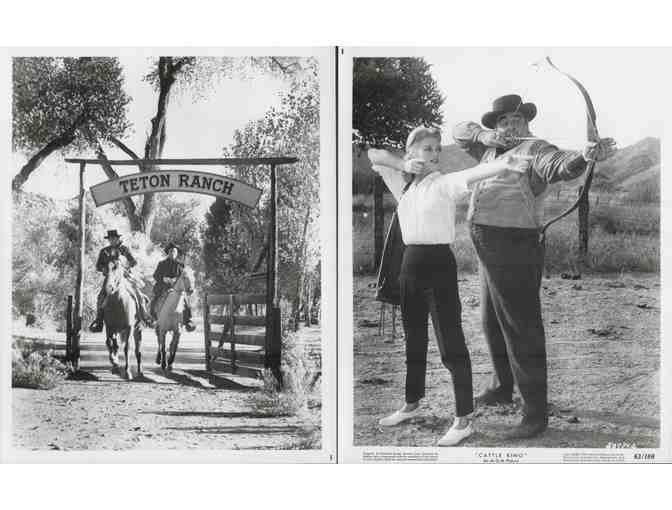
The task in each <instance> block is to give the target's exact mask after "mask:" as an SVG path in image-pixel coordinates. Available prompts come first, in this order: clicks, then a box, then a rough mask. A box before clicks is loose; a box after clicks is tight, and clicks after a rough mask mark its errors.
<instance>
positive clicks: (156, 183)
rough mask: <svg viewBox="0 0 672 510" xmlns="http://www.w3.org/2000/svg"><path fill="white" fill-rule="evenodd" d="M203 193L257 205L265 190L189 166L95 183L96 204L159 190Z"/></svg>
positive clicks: (247, 204)
mask: <svg viewBox="0 0 672 510" xmlns="http://www.w3.org/2000/svg"><path fill="white" fill-rule="evenodd" d="M167 191H172V192H178V193H200V194H204V195H212V196H214V197H217V198H224V199H226V200H231V201H233V202H237V203H239V204H242V205H245V206H247V207H256V205H257V203H258V202H259V198H260V197H261V190H260V189H258V188H255V187H254V186H250V185H249V184H246V183H244V182H242V181H238V180H236V179H231V178H230V177H225V176H222V175H218V174H211V173H206V172H194V171H188V170H161V171H157V172H140V173H137V174H131V175H124V176H122V177H117V178H116V179H111V180H109V181H105V182H101V183H99V184H96V185H95V186H91V195H92V196H93V201H94V202H95V204H96V207H99V206H101V205H104V204H109V203H110V202H114V201H116V200H120V199H122V198H126V197H130V196H133V195H142V194H144V193H157V192H167Z"/></svg>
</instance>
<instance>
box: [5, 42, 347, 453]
mask: <svg viewBox="0 0 672 510" xmlns="http://www.w3.org/2000/svg"><path fill="white" fill-rule="evenodd" d="M183 51H185V55H186V56H178V55H180V54H179V53H177V52H171V53H168V55H173V56H165V55H166V52H165V51H164V50H151V49H136V50H133V49H123V50H122V49H119V50H117V51H113V50H107V51H105V52H102V54H99V53H95V52H92V53H91V54H88V53H87V52H86V51H83V50H81V49H80V50H78V51H73V50H64V51H62V52H59V51H58V50H56V49H50V50H49V51H46V52H39V51H34V52H32V53H31V52H30V51H28V52H26V51H15V52H13V54H12V56H11V89H10V93H11V104H12V118H11V149H12V161H11V163H12V171H11V173H12V178H11V239H5V242H6V244H7V245H9V249H8V251H10V250H11V409H9V408H8V409H7V411H11V413H10V414H11V416H9V417H6V418H8V419H5V423H8V422H10V423H11V425H10V427H11V430H10V431H9V434H8V435H9V436H10V437H9V443H10V444H9V448H10V451H11V456H12V457H13V458H15V459H18V460H19V461H28V462H29V461H30V460H31V458H33V457H31V454H44V455H45V456H46V457H44V456H43V457H41V458H52V459H53V458H54V457H53V455H57V454H62V456H61V457H59V459H60V460H62V461H67V460H68V459H74V460H84V461H91V460H93V459H95V460H100V459H104V458H105V457H104V454H105V453H110V452H115V453H118V452H121V453H128V454H130V455H133V454H136V453H137V457H129V458H139V459H143V458H148V457H147V456H149V458H159V459H160V458H161V457H157V456H156V455H157V452H158V454H160V453H161V452H171V451H172V452H173V453H175V454H178V455H180V457H173V458H174V459H175V460H176V461H178V462H179V461H180V460H181V459H187V458H191V459H192V460H194V459H195V460H197V461H198V459H199V455H200V456H202V458H208V459H211V460H217V461H227V460H229V461H230V460H232V459H233V460H238V461H244V460H246V459H247V460H248V461H249V460H255V459H256V460H258V461H279V460H281V461H292V459H296V460H302V461H313V462H314V461H320V462H334V461H335V460H336V456H335V443H334V438H335V427H334V425H335V415H334V412H335V406H333V405H332V404H331V403H330V402H335V386H333V385H331V382H330V381H331V378H332V377H335V372H334V370H333V369H332V368H331V366H330V364H329V362H325V356H326V355H327V353H326V352H325V350H324V346H325V345H329V346H330V347H329V348H335V340H334V338H335V327H334V325H333V322H330V321H332V320H333V319H331V317H332V312H331V311H330V308H329V307H332V306H333V301H334V299H333V298H330V292H333V293H334V296H335V289H336V285H335V274H334V271H333V270H331V269H330V267H331V266H335V259H333V258H332V254H331V247H330V246H331V245H330V243H333V244H334V245H335V236H334V235H333V233H332V232H329V228H327V229H325V228H323V226H322V225H323V224H324V219H325V217H326V218H327V219H331V220H330V221H333V218H334V217H335V213H334V212H333V211H332V210H331V208H332V206H333V205H334V204H335V198H336V197H335V195H334V196H333V197H332V196H331V195H327V191H333V189H334V187H335V185H334V183H335V165H334V157H333V156H332V155H330V151H331V150H332V147H333V146H334V142H333V140H334V139H335V135H333V134H331V136H327V137H325V133H329V132H331V133H333V129H334V127H333V126H335V122H334V119H333V113H332V112H331V110H330V108H332V106H331V105H332V101H331V99H330V98H331V97H333V94H334V90H333V78H330V76H331V75H332V74H333V70H334V61H333V51H331V50H330V49H314V50H312V49H310V48H302V49H299V50H296V51H295V52H293V51H292V50H291V49H276V50H275V51H274V50H273V49H267V50H264V49H263V48H254V49H250V50H247V51H246V50H245V49H244V48H236V49H230V50H227V49H220V50H216V49H208V50H203V51H194V49H191V50H183ZM190 55H191V56H190ZM8 81H9V80H8ZM325 97H326V98H327V99H326V100H325V99H324V98H325ZM325 112H326V114H325ZM332 179H333V182H332ZM334 225H335V222H334ZM334 229H335V227H334ZM334 229H332V230H334ZM331 237H333V238H334V239H333V240H330V238H331ZM325 264H326V267H327V274H325ZM325 282H326V284H327V285H326V286H327V287H328V288H326V289H325ZM327 340H329V341H328V342H327ZM7 343H8V344H9V343H10V341H9V339H8V341H7ZM331 358H334V356H331ZM332 392H333V395H334V396H333V397H331V398H330V395H331V394H332ZM4 411H5V409H3V414H4ZM273 452H276V454H274V453H273ZM285 453H286V455H285ZM69 454H70V457H68V455H69ZM73 454H74V455H75V456H72V455H73ZM77 454H80V455H81V456H79V457H77V456H76V455H77ZM185 454H186V455H191V457H184V456H183V455H185ZM49 455H51V457H48V456H49ZM143 455H144V457H143Z"/></svg>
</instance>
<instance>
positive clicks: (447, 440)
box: [439, 423, 474, 446]
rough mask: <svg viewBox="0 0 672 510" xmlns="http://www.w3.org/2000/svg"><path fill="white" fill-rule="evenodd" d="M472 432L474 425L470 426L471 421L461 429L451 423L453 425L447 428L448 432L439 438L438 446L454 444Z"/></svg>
mask: <svg viewBox="0 0 672 510" xmlns="http://www.w3.org/2000/svg"><path fill="white" fill-rule="evenodd" d="M473 433H474V427H472V425H471V423H470V424H469V425H467V426H466V427H464V428H462V429H458V428H455V425H454V424H453V426H452V427H450V428H449V429H448V432H446V434H445V435H444V436H443V437H442V438H441V439H439V446H455V445H457V444H459V443H460V442H462V441H464V440H465V439H466V438H468V437H469V436H470V435H472V434H473Z"/></svg>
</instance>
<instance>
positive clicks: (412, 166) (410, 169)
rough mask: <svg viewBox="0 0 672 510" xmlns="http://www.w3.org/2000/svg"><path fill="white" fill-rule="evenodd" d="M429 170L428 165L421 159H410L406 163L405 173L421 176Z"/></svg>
mask: <svg viewBox="0 0 672 510" xmlns="http://www.w3.org/2000/svg"><path fill="white" fill-rule="evenodd" d="M425 170H427V164H426V163H425V162H424V161H423V160H421V159H409V160H408V161H405V162H404V172H406V173H409V174H421V173H424V172H425Z"/></svg>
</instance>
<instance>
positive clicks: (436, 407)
mask: <svg viewBox="0 0 672 510" xmlns="http://www.w3.org/2000/svg"><path fill="white" fill-rule="evenodd" d="M373 280H374V278H373V277H371V276H360V277H355V282H354V285H355V287H354V288H355V296H354V324H355V331H354V365H355V366H354V376H355V381H354V414H355V418H354V419H355V423H354V436H355V440H354V441H355V445H357V446H373V445H386V446H432V445H435V444H436V442H437V441H438V439H439V438H440V437H441V436H442V435H443V433H444V432H445V430H446V429H447V428H448V427H449V426H450V424H451V423H452V420H453V416H454V398H453V390H452V384H451V378H450V374H449V372H448V370H447V369H445V368H444V367H443V365H442V364H441V360H440V356H439V352H438V347H437V345H436V339H435V337H434V333H433V330H432V328H431V327H430V347H429V359H428V374H427V390H426V393H427V394H426V398H425V399H424V401H423V404H422V406H423V410H424V412H423V415H422V416H421V417H418V418H415V419H413V420H411V421H410V422H408V423H406V424H402V425H400V426H398V427H392V428H381V427H379V426H378V420H379V419H380V418H381V417H382V416H385V415H386V414H388V413H390V412H392V411H394V410H395V409H397V408H398V407H399V406H400V405H401V404H402V403H403V394H404V390H403V388H404V378H405V377H404V376H405V364H404V339H403V334H402V333H401V323H400V318H399V314H397V335H396V336H395V337H393V336H392V334H391V330H392V328H391V319H390V317H391V312H390V308H389V307H388V308H387V313H386V317H387V319H386V324H385V332H384V335H382V336H381V335H380V334H379V330H378V323H379V313H380V304H379V303H378V302H376V301H375V300H374V299H373V291H372V290H371V289H369V288H367V285H368V284H369V283H371V282H372V281H373ZM542 285H543V287H542V290H541V296H542V306H543V310H544V325H545V329H546V341H547V352H548V361H549V365H548V368H549V372H548V381H549V402H550V419H549V428H548V430H547V431H546V432H545V433H544V434H543V435H541V436H539V437H537V438H534V439H529V440H524V441H506V440H504V439H503V437H502V434H503V432H504V431H505V430H506V429H507V428H508V427H509V426H511V425H514V424H515V423H517V422H518V421H519V419H520V397H519V395H516V396H514V400H515V404H514V405H513V406H497V407H490V408H477V409H476V411H475V418H476V422H475V423H476V428H477V433H476V434H474V435H473V436H472V437H470V438H468V439H467V440H466V441H465V442H464V443H463V446H469V447H478V446H488V447H492V446H498V447H520V446H527V447H564V448H581V447H584V448H606V447H609V446H610V445H611V446H615V445H618V446H619V447H638V448H647V447H657V446H658V445H659V433H660V420H659V411H660V398H659V397H660V392H659V376H660V326H659V324H660V283H659V277H658V275H654V274H620V275H599V276H596V275H584V276H583V277H582V279H580V280H574V281H573V280H563V279H561V278H560V277H558V276H555V277H552V278H545V279H544V280H543V282H542ZM460 295H461V298H462V305H463V313H462V319H463V325H464V330H465V335H466V337H467V343H468V348H469V352H470V354H471V361H472V366H473V372H474V391H475V393H476V394H478V393H479V392H480V391H482V390H483V389H485V388H486V386H487V384H488V382H489V376H490V366H491V365H490V360H489V356H488V351H487V346H486V344H485V339H484V337H483V334H482V332H481V327H480V319H479V307H478V305H479V297H478V296H479V290H478V276H477V275H466V276H461V280H460Z"/></svg>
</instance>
